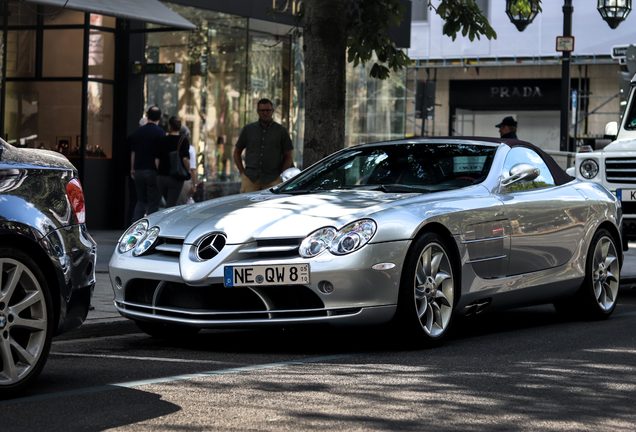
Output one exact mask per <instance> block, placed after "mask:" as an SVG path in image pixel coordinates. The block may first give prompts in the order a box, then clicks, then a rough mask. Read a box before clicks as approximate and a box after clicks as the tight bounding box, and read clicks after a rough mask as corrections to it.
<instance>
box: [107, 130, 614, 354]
mask: <svg viewBox="0 0 636 432" xmlns="http://www.w3.org/2000/svg"><path fill="white" fill-rule="evenodd" d="M620 225H621V207H620V203H619V202H618V201H617V200H616V198H615V197H614V196H613V195H612V194H611V193H609V192H608V191H607V190H606V189H605V188H604V187H602V186H600V185H598V184H595V183H591V182H581V181H577V180H576V179H573V178H572V177H570V176H568V175H566V174H565V172H564V171H563V170H562V169H561V168H560V167H559V166H558V165H557V164H556V163H555V161H554V160H553V159H552V158H550V156H548V155H546V154H545V153H544V152H543V151H541V150H540V149H538V148H536V147H535V146H533V145H531V144H529V143H525V142H521V141H505V142H504V141H502V140H493V139H487V138H426V139H424V138H422V139H412V140H400V141H391V142H382V143H374V144H366V145H359V146H355V147H351V148H347V149H344V150H341V151H339V152H336V153H334V154H333V155H331V156H328V157H327V158H325V159H323V160H322V161H320V162H318V163H316V164H314V165H313V166H311V167H309V168H307V169H306V170H304V171H302V172H300V173H299V174H297V175H296V176H294V177H292V178H291V179H289V180H287V181H285V182H283V183H282V184H280V185H278V186H277V187H274V188H272V189H270V190H266V191H261V192H255V193H245V194H240V195H234V196H227V197H223V198H219V199H214V200H210V201H206V202H201V203H198V204H194V205H186V206H181V207H174V208H170V209H166V210H163V211H159V212H157V213H154V214H151V215H149V216H148V217H147V218H144V219H141V220H139V221H136V222H135V223H134V224H133V225H132V226H131V227H130V228H129V229H128V230H127V231H126V232H125V233H124V234H123V235H122V237H121V239H120V241H119V244H118V246H117V247H116V249H115V252H114V253H113V256H112V258H111V260H110V278H111V282H112V285H113V289H114V292H115V306H116V307H117V309H118V310H119V312H120V313H121V314H122V315H123V316H125V317H128V318H130V319H132V320H134V321H136V323H137V324H138V325H139V327H140V328H141V329H142V330H144V331H146V332H147V333H149V334H151V335H154V336H167V335H176V334H181V333H184V332H193V331H197V330H199V329H202V328H219V327H247V326H260V325H279V326H288V325H292V324H300V323H333V324H372V323H376V324H377V323H393V324H396V327H395V328H396V329H397V330H396V331H399V332H400V334H401V335H405V334H408V335H410V336H411V337H410V339H409V340H411V341H413V340H416V341H418V342H420V343H422V344H426V343H429V344H430V343H435V342H439V341H441V340H443V339H444V337H445V336H446V335H447V333H448V329H449V327H450V325H451V323H452V320H453V317H454V316H455V315H457V314H474V313H479V312H481V311H484V310H488V309H495V308H507V307H516V306H526V305H533V304H541V303H553V304H554V305H555V306H556V309H557V310H563V311H567V312H569V313H571V312H575V313H577V314H580V315H581V316H583V317H586V318H589V319H600V318H606V317H608V316H609V315H610V314H611V313H612V311H613V310H614V308H615V306H616V299H617V294H618V289H619V279H620V267H621V263H622V259H623V248H622V244H623V243H622V239H621V234H620V233H621V226H620Z"/></svg>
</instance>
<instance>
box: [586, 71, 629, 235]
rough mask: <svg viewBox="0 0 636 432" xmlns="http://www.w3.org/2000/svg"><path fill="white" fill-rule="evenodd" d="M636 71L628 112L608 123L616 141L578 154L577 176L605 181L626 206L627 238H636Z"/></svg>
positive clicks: (624, 225) (607, 127)
mask: <svg viewBox="0 0 636 432" xmlns="http://www.w3.org/2000/svg"><path fill="white" fill-rule="evenodd" d="M635 99H636V75H634V77H632V80H631V89H630V92H629V98H628V100H627V106H626V107H625V114H624V115H623V118H622V119H621V121H620V127H619V123H618V122H610V123H608V124H607V125H606V126H605V135H606V136H611V137H615V139H614V141H612V142H611V143H610V144H608V145H607V146H606V147H605V148H603V149H602V150H599V151H593V152H588V153H577V154H576V165H575V173H576V177H577V178H580V179H585V180H589V181H593V182H597V183H601V184H602V185H604V186H605V187H606V188H607V189H608V190H610V191H611V192H612V193H614V194H615V195H616V196H617V197H618V198H619V199H620V200H621V203H622V207H623V233H624V234H623V239H630V240H631V239H636V100H635Z"/></svg>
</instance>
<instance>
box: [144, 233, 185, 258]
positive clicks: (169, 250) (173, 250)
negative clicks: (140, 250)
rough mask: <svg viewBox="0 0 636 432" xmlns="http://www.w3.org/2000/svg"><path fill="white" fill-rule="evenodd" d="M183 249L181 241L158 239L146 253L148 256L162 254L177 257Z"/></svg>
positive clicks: (166, 238) (167, 238)
mask: <svg viewBox="0 0 636 432" xmlns="http://www.w3.org/2000/svg"><path fill="white" fill-rule="evenodd" d="M181 248H183V239H175V238H170V237H159V238H158V239H157V242H156V243H155V245H154V247H153V248H152V249H151V250H150V251H149V252H147V253H146V255H150V254H162V255H167V256H173V257H174V256H176V257H178V256H179V254H180V253H181Z"/></svg>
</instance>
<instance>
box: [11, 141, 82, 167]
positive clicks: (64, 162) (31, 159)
mask: <svg viewBox="0 0 636 432" xmlns="http://www.w3.org/2000/svg"><path fill="white" fill-rule="evenodd" d="M0 163H3V164H10V165H29V166H37V167H53V168H66V169H71V170H75V167H74V166H73V164H71V163H70V162H69V160H68V159H67V158H66V156H64V155H62V154H61V153H58V152H54V151H53V150H44V149H32V148H17V147H13V146H12V145H10V144H7V143H4V142H3V143H1V144H0Z"/></svg>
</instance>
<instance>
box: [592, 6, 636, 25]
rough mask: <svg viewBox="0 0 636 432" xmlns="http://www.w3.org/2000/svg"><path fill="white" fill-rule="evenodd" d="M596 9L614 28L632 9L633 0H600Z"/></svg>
mask: <svg viewBox="0 0 636 432" xmlns="http://www.w3.org/2000/svg"><path fill="white" fill-rule="evenodd" d="M596 9H598V12H599V13H600V14H601V16H602V17H603V19H604V20H605V21H606V22H607V24H609V26H610V27H611V28H613V29H615V28H616V27H618V25H619V24H620V23H621V22H623V21H624V20H625V18H627V15H629V13H630V12H631V10H632V0H598V3H597V6H596Z"/></svg>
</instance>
